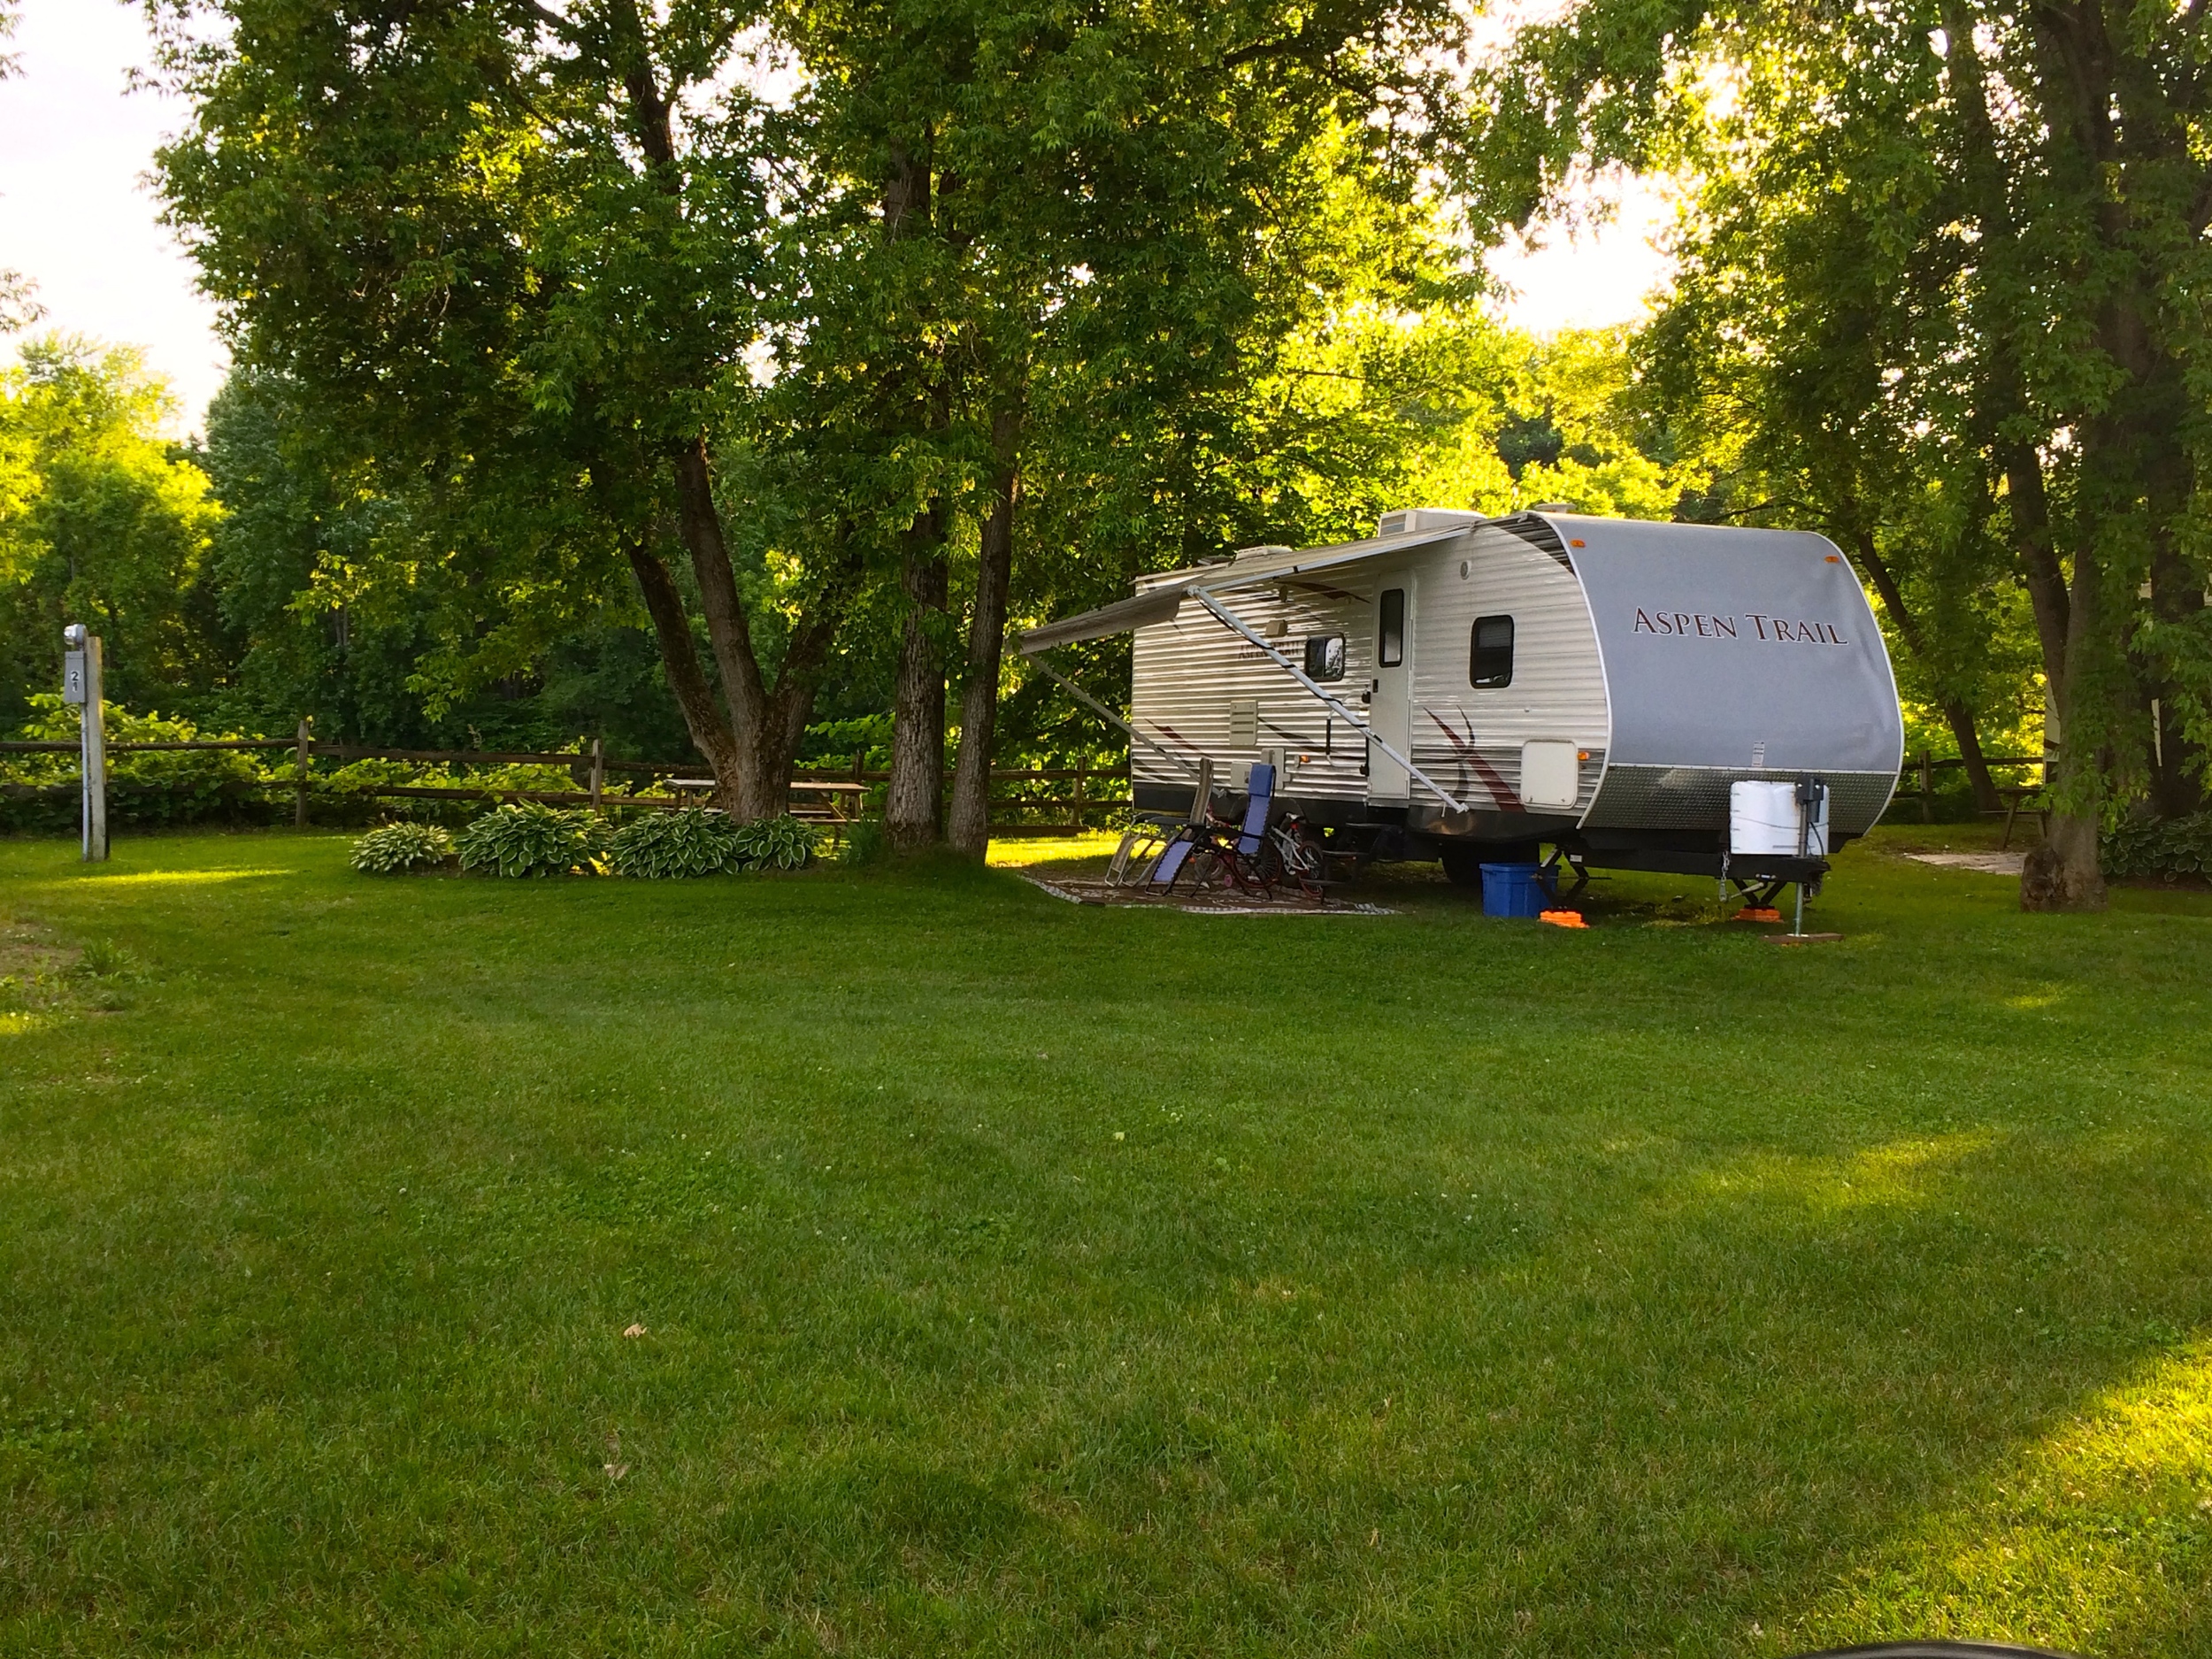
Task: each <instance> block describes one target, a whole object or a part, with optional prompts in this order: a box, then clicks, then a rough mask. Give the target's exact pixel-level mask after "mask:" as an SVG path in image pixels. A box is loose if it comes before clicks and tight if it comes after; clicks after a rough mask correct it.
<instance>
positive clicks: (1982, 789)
mask: <svg viewBox="0 0 2212 1659" xmlns="http://www.w3.org/2000/svg"><path fill="white" fill-rule="evenodd" d="M1853 540H1854V541H1855V544H1856V546H1857V549H1858V554H1859V560H1860V562H1861V563H1862V564H1863V565H1865V566H1866V573H1867V574H1868V576H1870V578H1872V579H1873V582H1874V591H1875V592H1876V593H1878V594H1879V595H1881V596H1882V608H1883V609H1884V610H1885V611H1888V612H1889V614H1890V620H1891V621H1892V622H1893V623H1894V624H1896V626H1897V634H1898V637H1899V638H1900V639H1901V640H1903V641H1904V642H1905V649H1908V650H1909V651H1910V652H1911V653H1912V654H1913V655H1914V656H1915V657H1918V658H1919V659H1920V660H1921V661H1922V662H1923V663H1925V664H1927V666H1928V672H1930V673H1931V674H1935V673H1938V672H1939V670H1938V669H1937V667H1936V664H1935V662H1934V660H1933V659H1932V657H1930V656H1929V655H1928V644H1927V638H1926V636H1925V635H1924V634H1922V632H1921V629H1920V622H1919V618H1916V617H1915V616H1914V615H1913V613H1912V611H1910V610H1909V608H1908V607H1907V606H1906V604H1905V595H1904V593H1903V591H1902V590H1901V588H1899V587H1898V586H1897V578H1896V576H1895V575H1894V574H1893V572H1891V570H1890V568H1889V562H1888V561H1887V560H1886V559H1885V558H1883V557H1882V553H1881V549H1880V547H1879V546H1878V544H1877V543H1876V541H1875V540H1874V533H1873V532H1872V531H1870V530H1865V529H1861V530H1858V531H1856V532H1855V534H1854V537H1853ZM1942 703H1943V718H1944V719H1945V720H1947V721H1948V722H1949V723H1950V727H1951V735H1952V736H1954V737H1955V738H1956V739H1957V740H1958V745H1959V759H1960V760H1962V762H1964V763H1965V765H1966V777H1967V780H1968V781H1969V782H1970V783H1971V784H1972V785H1973V787H1974V804H1975V806H1976V807H1978V809H1980V810H1982V811H1984V812H1996V811H2001V810H2003V808H2004V802H2003V800H2002V799H2001V797H2000V796H1999V795H1998V794H1997V785H1996V782H1995V780H1993V779H1992V778H1991V777H1990V775H1989V762H1988V761H1987V760H1986V759H1985V757H1983V754H1982V739H1981V733H1980V731H1979V730H1978V728H1977V727H1976V726H1975V723H1974V711H1973V710H1971V709H1970V708H1968V707H1967V706H1966V704H1965V703H1964V702H1962V700H1961V699H1959V698H1957V697H1955V696H1951V695H1943V697H1942Z"/></svg>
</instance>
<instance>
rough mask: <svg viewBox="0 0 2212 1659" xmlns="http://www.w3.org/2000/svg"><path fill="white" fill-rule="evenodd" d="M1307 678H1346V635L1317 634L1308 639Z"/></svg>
mask: <svg viewBox="0 0 2212 1659" xmlns="http://www.w3.org/2000/svg"><path fill="white" fill-rule="evenodd" d="M1306 678H1307V679H1308V680H1341V679H1343V678H1344V636H1343V635H1342V634H1315V635H1314V636H1313V637H1312V638H1311V639H1310V640H1308V641H1306Z"/></svg>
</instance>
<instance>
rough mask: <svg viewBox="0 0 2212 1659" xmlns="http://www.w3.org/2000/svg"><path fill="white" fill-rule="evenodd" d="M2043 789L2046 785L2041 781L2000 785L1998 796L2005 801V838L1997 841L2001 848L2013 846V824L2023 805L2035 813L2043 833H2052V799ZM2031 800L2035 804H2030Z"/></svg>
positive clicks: (2046, 834) (2038, 825) (2006, 848)
mask: <svg viewBox="0 0 2212 1659" xmlns="http://www.w3.org/2000/svg"><path fill="white" fill-rule="evenodd" d="M2043 790H2044V786H2043V785H2041V784H2039V783H2014V784H2004V785H2001V786H2000V787H1999V788H1998V790H1997V795H1998V798H1999V799H2001V801H2003V802H2004V803H2005V838H2004V840H2002V841H2000V842H1998V843H1997V845H1998V847H1999V849H2000V850H2008V849H2010V848H2011V846H2012V826H2013V824H2014V822H2015V821H2016V819H2018V818H2019V816H2020V810H2021V809H2022V808H2023V807H2026V808H2027V810H2029V811H2031V812H2033V813H2034V814H2035V818H2036V825H2037V827H2038V828H2039V830H2040V831H2041V832H2042V833H2043V834H2044V835H2045V836H2048V835H2049V834H2050V833H2051V807H2050V799H2049V797H2048V796H2047V795H2044V793H2043ZM2031 802H2032V803H2034V804H2032V805H2030V804H2029V803H2031Z"/></svg>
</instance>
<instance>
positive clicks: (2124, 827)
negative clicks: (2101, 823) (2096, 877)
mask: <svg viewBox="0 0 2212 1659" xmlns="http://www.w3.org/2000/svg"><path fill="white" fill-rule="evenodd" d="M2097 860H2098V862H2099V863H2100V864H2102V865H2103V866H2104V872H2105V874H2107V875H2108V876H2168V875H2181V876H2200V875H2212V812H2198V813H2194V814H2193V815H2191V816H2190V817H2188V818H2142V817H2129V818H2122V819H2121V820H2120V822H2119V823H2117V824H2116V825H2115V826H2113V827H2112V828H2111V829H2110V830H2108V831H2107V832H2106V833H2105V835H2104V837H2103V839H2102V841H2101V842H2100V844H2099V846H2098V849H2097Z"/></svg>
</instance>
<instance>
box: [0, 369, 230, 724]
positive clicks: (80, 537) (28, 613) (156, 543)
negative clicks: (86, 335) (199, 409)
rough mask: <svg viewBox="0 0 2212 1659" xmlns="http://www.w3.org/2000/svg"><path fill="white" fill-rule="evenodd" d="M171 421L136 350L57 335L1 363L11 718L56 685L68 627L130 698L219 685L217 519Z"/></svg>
mask: <svg viewBox="0 0 2212 1659" xmlns="http://www.w3.org/2000/svg"><path fill="white" fill-rule="evenodd" d="M174 413H175V409H174V403H173V399H172V398H171V396H170V395H169V391H168V388H167V386H166V385H165V382H163V381H162V380H159V379H158V378H157V376H155V375H153V374H151V373H149V372H148V370H147V368H146V364H145V358H144V357H143V355H142V353H140V352H138V351H136V350H134V349H126V348H120V347H113V348H103V347H99V346H96V345H94V344H93V343H91V342H88V341H84V340H80V339H74V338H70V337H67V336H58V337H51V338H47V339H43V340H34V341H31V342H27V344H26V345H25V346H24V347H23V349H22V357H21V361H20V362H19V363H18V364H17V365H14V366H12V367H10V368H5V369H0V699H4V700H5V702H6V703H8V704H12V707H11V706H4V705H0V720H10V719H11V717H12V719H13V720H19V719H21V718H23V715H24V711H25V710H26V709H27V706H28V705H27V703H26V702H25V699H26V698H27V696H28V695H29V694H30V693H32V692H35V691H42V690H50V689H52V688H53V687H56V686H58V685H59V683H60V677H61V658H62V649H63V648H62V640H61V631H62V629H63V627H64V626H66V625H67V624H69V623H72V622H82V623H84V624H86V625H87V626H89V627H90V628H91V629H92V631H93V632H94V633H96V634H100V635H102V636H103V638H104V641H105V642H106V645H107V650H108V657H109V662H110V664H111V667H110V670H109V678H108V687H109V690H110V691H111V694H112V695H114V697H115V699H116V700H117V701H118V702H120V703H128V704H130V705H131V706H133V707H134V708H140V709H147V708H152V707H155V706H167V707H174V706H175V705H176V703H178V702H179V701H180V699H181V700H185V701H189V700H191V699H193V698H195V697H196V696H198V695H204V693H206V692H208V691H209V690H211V689H212V688H213V687H215V686H217V685H218V684H219V683H220V681H221V680H222V678H223V676H224V672H225V668H226V662H227V656H226V651H225V644H224V641H223V639H222V637H221V629H220V623H219V618H218V616H217V615H216V608H215V598H214V593H213V589H212V588H211V585H210V583H209V580H208V572H207V569H206V555H207V549H208V538H209V535H210V533H211V530H212V528H213V527H214V525H215V523H216V521H217V519H218V518H219V509H218V508H217V507H216V506H215V504H214V503H212V502H211V500H210V499H209V498H208V483H207V479H206V476H205V475H204V473H202V472H201V471H200V470H199V468H198V467H197V466H196V465H193V463H192V462H191V461H190V460H189V459H188V458H186V457H183V456H182V455H180V454H179V453H177V452H176V451H175V449H174V446H173V445H172V444H171V443H170V442H168V441H167V440H166V439H165V438H164V437H163V436H162V435H161V433H162V428H163V426H165V425H166V424H167V422H168V421H169V420H170V419H172V418H173V415H174Z"/></svg>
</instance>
